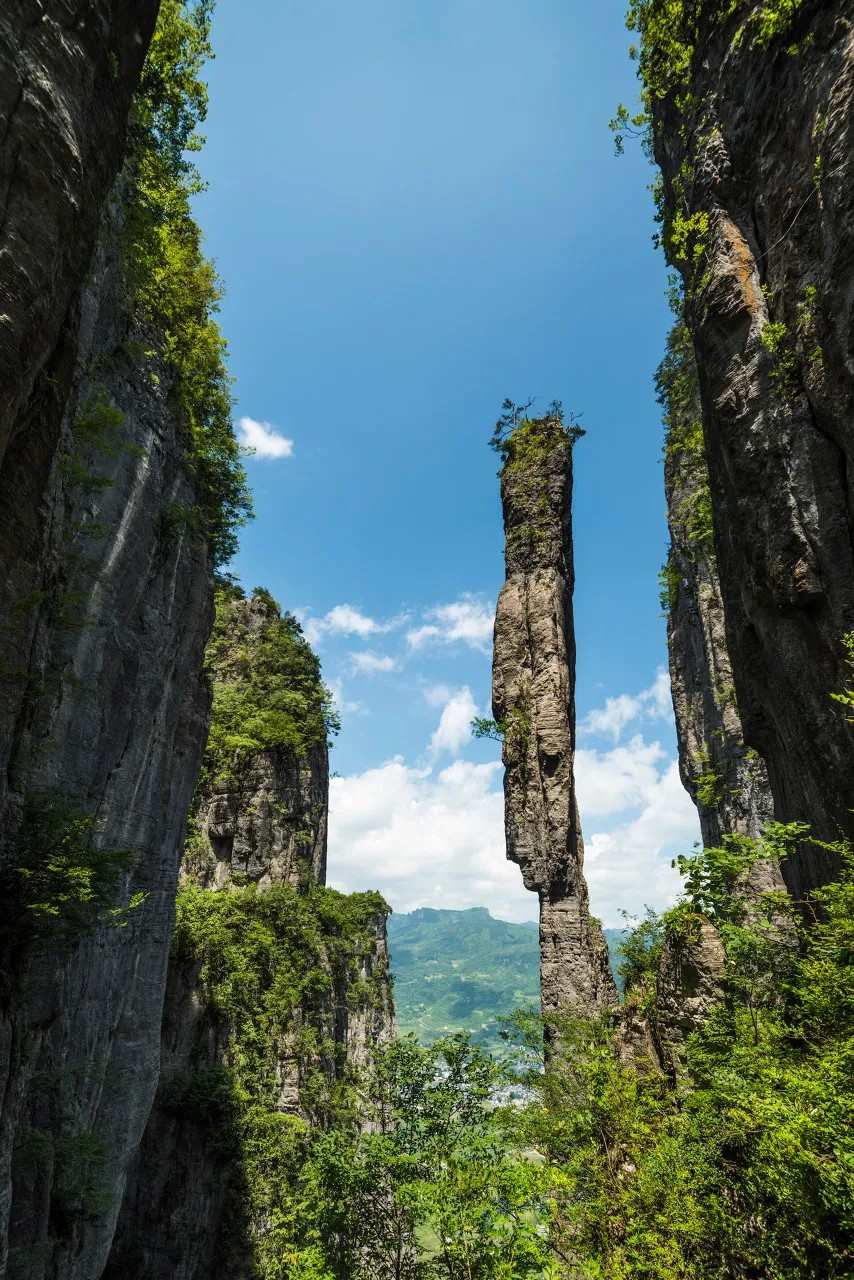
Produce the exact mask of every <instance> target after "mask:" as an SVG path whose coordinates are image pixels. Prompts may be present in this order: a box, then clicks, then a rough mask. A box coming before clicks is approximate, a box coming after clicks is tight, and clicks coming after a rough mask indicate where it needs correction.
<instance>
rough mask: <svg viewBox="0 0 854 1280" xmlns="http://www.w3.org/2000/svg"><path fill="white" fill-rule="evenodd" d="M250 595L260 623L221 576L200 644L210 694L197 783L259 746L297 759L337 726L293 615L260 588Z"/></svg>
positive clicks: (224, 772) (225, 771) (228, 771)
mask: <svg viewBox="0 0 854 1280" xmlns="http://www.w3.org/2000/svg"><path fill="white" fill-rule="evenodd" d="M253 601H256V602H258V604H259V605H261V606H262V608H263V611H264V612H265V615H266V616H264V617H263V622H262V623H261V625H258V620H257V610H253V611H252V612H250V604H249V602H247V601H246V600H245V598H244V596H243V593H242V591H240V589H239V588H237V587H235V586H234V585H233V584H231V583H227V582H225V581H223V582H221V583H220V586H219V589H218V591H217V594H216V619H215V622H214V628H213V633H212V635H211V639H210V642H209V644H208V651H207V669H208V672H209V674H210V677H211V680H212V682H213V695H214V696H213V708H212V711H211V727H210V735H209V737H208V745H207V751H206V753H205V762H204V770H203V775H202V786H203V787H206V786H208V785H209V782H211V781H215V780H216V779H218V778H222V777H226V776H227V777H232V776H233V774H234V770H235V769H237V768H238V767H239V765H240V763H241V762H242V761H244V760H246V759H247V758H248V757H249V756H252V755H255V754H257V753H258V752H259V751H275V750H279V749H286V750H289V751H292V752H294V753H295V754H296V755H297V756H298V757H299V758H300V759H302V758H303V757H305V755H306V754H307V752H308V751H310V750H311V749H312V748H313V747H318V746H321V745H322V744H323V743H325V742H326V740H327V738H328V736H329V735H330V734H334V733H337V732H338V729H339V719H338V715H337V712H336V711H335V708H334V705H333V702H332V697H331V695H330V693H329V691H328V689H327V688H326V686H325V685H324V684H323V681H322V679H321V676H320V663H319V662H318V659H317V657H316V656H315V654H314V653H313V652H312V650H311V648H310V646H309V645H308V644H307V642H306V641H305V639H304V638H303V635H302V630H301V628H300V625H299V623H298V622H297V620H296V618H294V617H293V615H292V614H289V613H286V614H281V613H280V611H279V606H278V605H277V604H276V602H275V600H273V598H272V596H271V595H270V593H269V592H267V591H262V592H258V591H256V593H255V596H254V597H253ZM253 617H254V618H255V621H254V622H253V620H252V619H253Z"/></svg>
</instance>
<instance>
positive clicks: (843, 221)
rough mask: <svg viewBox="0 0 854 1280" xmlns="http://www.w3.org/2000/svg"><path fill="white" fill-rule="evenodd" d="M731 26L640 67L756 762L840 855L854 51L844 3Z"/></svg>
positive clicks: (814, 853)
mask: <svg viewBox="0 0 854 1280" xmlns="http://www.w3.org/2000/svg"><path fill="white" fill-rule="evenodd" d="M734 10H735V11H734V12H733V13H732V15H731V16H729V17H727V18H725V19H724V18H720V17H717V16H716V12H717V11H716V7H715V6H714V5H711V4H710V5H704V6H702V7H700V6H697V7H696V8H694V7H692V8H691V9H690V10H689V9H688V7H687V6H686V8H685V11H684V12H682V11H680V13H679V15H675V16H674V23H673V24H672V29H671V31H670V35H669V37H668V39H669V40H670V43H669V44H668V46H667V48H664V47H662V48H661V49H658V48H656V46H655V45H654V44H650V43H647V45H646V47H645V50H644V52H643V54H642V67H644V68H645V74H646V78H647V91H648V100H649V105H650V107H651V109H652V114H653V129H654V142H655V154H656V159H657V160H658V162H659V163H660V165H661V168H662V171H663V176H664V187H663V196H664V214H665V231H664V240H665V246H666V247H667V249H668V251H669V256H670V258H671V261H672V262H673V263H674V264H675V265H676V266H677V267H678V268H679V270H680V272H681V273H682V276H683V280H684V282H685V287H686V304H685V317H686V322H687V325H688V328H689V330H690V332H691V336H692V339H693V344H694V348H695V350H696V356H697V361H698V367H699V375H700V377H699V382H700V396H701V401H702V414H703V428H704V438H705V454H706V459H707V463H708V472H709V485H710V492H711V500H712V510H713V516H714V544H715V553H716V563H717V570H718V574H719V578H720V600H721V602H722V607H723V617H724V618H725V620H726V632H727V650H728V653H729V657H730V661H731V664H732V674H733V680H732V683H733V685H734V688H735V694H736V697H737V702H738V708H739V714H740V719H741V724H742V726H743V733H744V740H745V742H746V743H747V745H748V746H749V747H751V748H753V749H755V750H756V751H757V752H758V754H759V756H760V757H761V758H762V759H763V760H764V761H765V762H766V764H767V769H768V776H769V779H770V786H771V791H772V794H773V797H774V807H775V812H776V816H777V817H778V819H780V820H781V821H790V820H802V821H806V822H808V823H810V824H811V826H812V828H813V830H814V832H815V833H816V834H817V835H819V836H820V837H822V838H824V839H829V840H832V839H835V838H837V836H838V833H839V831H840V830H842V831H843V832H845V833H846V834H848V835H849V836H851V835H852V834H854V830H853V829H852V817H851V810H852V784H851V779H852V777H854V726H852V725H850V724H849V723H847V722H846V721H845V719H844V718H843V717H842V716H841V715H840V714H839V712H838V709H837V708H836V707H835V705H834V703H833V702H832V700H831V697H830V694H831V693H832V692H833V691H835V690H839V689H842V688H844V687H846V686H847V685H848V684H850V672H849V670H848V668H847V666H846V663H845V657H844V650H843V646H842V637H843V635H845V634H846V633H848V632H850V631H851V630H852V627H854V550H852V547H854V536H852V529H854V519H853V518H852V511H854V507H852V474H854V472H852V461H854V458H852V450H854V435H852V421H854V413H853V412H852V410H854V368H853V367H852V362H851V333H852V329H854V311H852V298H854V251H852V232H853V231H854V194H852V192H853V191H854V187H852V182H851V166H852V163H854V161H852V154H854V147H853V146H852V143H854V29H852V15H851V12H850V7H849V6H848V5H847V4H844V3H839V2H837V3H819V2H818V0H803V2H802V3H799V4H794V5H789V6H779V5H777V6H775V5H762V6H759V5H756V4H749V3H742V4H738V5H736V6H734ZM680 42H684V44H682V43H680ZM683 49H684V51H686V53H687V56H686V57H685V58H684V59H683V58H682V57H681V54H682V51H683ZM677 55H679V56H677ZM679 696H680V694H679V692H678V690H677V698H678V697H679ZM831 869H832V860H831V859H830V858H829V855H827V854H825V853H822V852H821V851H819V850H816V849H814V848H807V849H803V850H802V851H801V852H800V853H799V854H798V855H797V856H794V857H792V858H791V859H789V860H787V862H786V864H785V867H784V874H785V876H786V879H787V881H788V883H789V885H790V887H791V889H792V890H793V891H794V892H796V893H800V892H801V891H802V890H804V889H808V888H809V887H810V886H811V885H814V884H816V883H817V882H819V881H821V880H822V879H823V878H825V877H826V876H827V875H828V874H829V873H830V871H831Z"/></svg>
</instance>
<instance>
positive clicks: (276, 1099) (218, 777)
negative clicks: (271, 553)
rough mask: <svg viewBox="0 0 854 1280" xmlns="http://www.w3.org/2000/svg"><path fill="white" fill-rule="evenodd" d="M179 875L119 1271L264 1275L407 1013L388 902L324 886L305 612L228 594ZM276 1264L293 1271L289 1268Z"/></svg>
mask: <svg viewBox="0 0 854 1280" xmlns="http://www.w3.org/2000/svg"><path fill="white" fill-rule="evenodd" d="M208 670H209V673H210V676H211V679H212V682H213V688H214V706H213V713H212V723H211V735H210V739H209V743H208V749H207V753H206V756H205V763H204V768H203V773H202V781H201V783H200V786H199V791H198V794H197V796H196V801H195V803H194V817H193V819H192V822H191V831H190V836H189V838H188V841H187V848H186V853H185V858H184V863H183V867H182V888H181V891H180V892H179V895H178V924H177V930H176V936H175V944H174V946H173V954H172V960H171V963H170V970H169V983H168V988H167V996H166V1003H165V1008H164V1020H163V1035H162V1049H161V1082H160V1088H159V1091H158V1095H157V1100H156V1103H155V1106H154V1109H153V1111H152V1115H151V1119H150V1121H149V1124H148V1127H147V1130H146V1134H145V1139H144V1141H143V1144H142V1147H141V1149H140V1153H139V1157H138V1159H137V1161H136V1165H135V1167H134V1170H133V1172H132V1176H131V1178H130V1181H129V1185H128V1192H127V1195H126V1198H125V1204H124V1207H123V1211H122V1215H121V1219H120V1223H119V1229H118V1232H117V1236H116V1241H115V1244H114V1248H113V1253H112V1255H111V1259H110V1263H109V1265H108V1267H107V1270H106V1272H105V1275H106V1276H107V1277H116V1280H118V1278H119V1277H125V1276H127V1275H144V1276H146V1277H147V1280H159V1278H161V1277H162V1280H167V1278H168V1280H173V1277H177V1278H180V1280H215V1278H217V1277H221V1276H232V1275H234V1276H236V1275H241V1276H247V1277H248V1276H252V1277H259V1278H261V1277H267V1276H268V1275H272V1274H279V1272H278V1271H276V1270H275V1268H276V1267H277V1266H278V1265H279V1262H280V1260H281V1250H282V1248H283V1247H284V1246H285V1244H286V1243H290V1244H291V1245H293V1243H294V1242H293V1240H290V1241H288V1238H287V1224H288V1222H289V1219H290V1208H289V1205H290V1200H289V1197H291V1196H292V1195H293V1194H295V1190H294V1189H295V1185H296V1182H297V1179H298V1175H299V1169H300V1164H301V1161H302V1159H303V1156H304V1153H305V1150H306V1143H307V1142H308V1140H309V1137H310V1131H311V1128H313V1127H317V1126H325V1125H327V1124H328V1123H329V1122H330V1119H331V1118H332V1116H333V1115H336V1114H341V1109H342V1108H344V1110H345V1111H346V1110H347V1109H348V1108H349V1109H352V1107H353V1106H354V1105H355V1104H356V1089H357V1085H358V1075H359V1069H360V1068H361V1067H363V1066H364V1065H365V1064H366V1061H367V1058H368V1056H369V1053H370V1050H371V1048H372V1047H373V1046H374V1045H376V1044H378V1043H382V1042H384V1041H385V1040H387V1039H388V1038H389V1036H390V1035H391V1034H392V1032H393V1028H394V1009H393V1006H392V1001H391V987H390V982H389V980H388V951H387V946H386V931H385V921H386V915H387V911H388V908H387V907H386V906H385V904H384V903H383V901H382V899H381V898H380V897H379V895H378V894H355V895H352V896H350V897H346V896H345V895H343V894H338V893H334V892H333V891H332V890H330V889H326V888H324V887H323V885H324V880H325V869H326V817H327V804H328V754H327V741H326V739H327V733H328V731H329V729H330V728H334V715H333V713H332V711H331V708H330V706H329V702H328V697H327V694H326V691H325V689H324V687H323V684H322V682H321V680H320V669H319V665H318V662H317V659H316V658H315V656H314V654H313V653H312V652H311V650H310V648H309V647H308V645H307V644H306V643H305V641H304V640H303V639H302V636H301V634H300V630H299V627H298V625H297V623H296V622H295V620H294V619H293V618H292V617H290V616H289V615H285V616H284V617H282V616H281V615H280V613H279V609H278V606H277V605H276V603H275V601H273V600H272V598H271V597H270V596H269V595H268V594H267V593H266V592H258V593H256V594H255V595H254V596H253V597H252V598H251V599H248V600H244V599H242V598H241V593H240V592H238V591H235V590H234V589H233V588H231V587H225V588H223V590H222V591H221V592H220V595H219V599H218V609H217V621H216V625H215V628H214V633H213V637H212V640H211V643H210V646H209V649H208ZM277 1259H278V1262H277Z"/></svg>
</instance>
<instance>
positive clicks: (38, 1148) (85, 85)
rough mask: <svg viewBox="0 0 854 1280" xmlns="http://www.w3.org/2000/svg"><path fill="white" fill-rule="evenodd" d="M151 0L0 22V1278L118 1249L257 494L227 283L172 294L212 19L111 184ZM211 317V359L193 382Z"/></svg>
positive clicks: (146, 110)
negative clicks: (2, 211)
mask: <svg viewBox="0 0 854 1280" xmlns="http://www.w3.org/2000/svg"><path fill="white" fill-rule="evenodd" d="M155 7H156V6H154V5H151V6H145V5H142V4H138V3H134V4H131V5H130V6H127V5H123V6H121V12H120V13H119V7H118V6H109V5H107V4H88V5H85V6H80V5H67V4H64V5H60V6H51V5H44V4H40V5H38V6H36V5H23V6H21V5H17V6H16V5H14V4H13V5H12V8H11V10H9V9H8V7H7V8H4V13H3V16H2V18H0V32H2V47H3V56H4V57H5V58H6V59H7V65H8V66H9V67H10V68H11V70H10V76H12V75H19V79H20V86H19V90H18V91H17V93H16V97H15V101H14V102H11V101H10V111H9V116H8V119H7V129H6V133H5V135H4V141H3V144H2V145H3V147H4V151H3V156H4V159H3V161H2V164H3V165H5V169H4V170H3V172H4V175H5V178H6V181H7V191H6V194H7V203H8V210H7V214H8V216H7V220H6V222H5V223H4V231H3V235H4V236H5V237H6V239H5V240H4V244H3V248H2V250H0V262H2V266H1V267H0V270H2V271H4V272H6V273H7V279H8V281H9V295H8V297H9V313H8V315H7V316H6V317H4V325H5V328H4V330H3V335H4V336H3V343H4V344H5V345H4V346H3V350H2V359H3V361H4V382H3V391H4V401H3V408H2V411H3V412H4V413H7V418H8V422H9V423H10V424H11V425H10V426H9V429H8V437H7V441H6V443H7V445H8V447H7V448H6V452H5V455H4V457H3V461H2V472H0V485H2V486H3V502H2V510H3V517H2V520H3V524H2V527H0V558H3V569H4V572H3V577H2V580H0V591H2V594H3V617H2V625H3V638H4V659H5V662H4V665H3V668H2V672H0V685H2V707H0V741H1V742H2V750H3V753H4V757H3V768H2V770H0V777H2V785H3V788H4V793H3V797H2V800H3V815H2V816H3V821H2V831H3V836H4V850H3V864H2V868H0V876H2V887H3V893H4V901H5V904H6V907H5V918H4V927H3V933H2V938H0V950H2V979H3V990H2V1008H0V1274H5V1275H8V1276H10V1277H15V1278H16V1280H17V1278H18V1277H21V1278H22V1280H24V1278H26V1280H37V1278H41V1277H45V1278H47V1277H51V1278H54V1277H55V1278H56V1280H60V1277H61V1278H62V1280H66V1278H71V1277H79V1278H80V1280H83V1278H84V1277H85V1278H86V1280H89V1278H90V1277H91V1278H93V1280H94V1277H97V1276H98V1275H100V1274H101V1271H102V1269H103V1267H104V1264H105V1262H106V1258H107V1254H108V1251H109V1247H110V1242H111V1238H112V1233H113V1229H114V1226H115V1221H116V1217H117V1214H118V1210H119V1205H120V1201H121V1195H122V1190H123V1186H124V1179H125V1174H126V1170H127V1167H128V1164H129V1161H130V1160H131V1158H132V1156H133V1154H134V1152H135V1150H136V1147H137V1145H138V1143H139V1141H140V1139H141V1136H142V1133H143V1129H144V1126H145V1122H146V1119H147V1116H148V1112H149V1109H150V1106H151V1102H152V1100H153V1097H154V1092H155V1088H156V1084H157V1073H158V1062H159V1034H160V1022H161V1011H162V1002H163V993H164V989H165V983H166V970H167V957H168V949H169V939H170V936H171V932H172V926H173V920H174V895H175V886H176V880H177V872H178V865H179V861H180V856H181V850H182V847H183V839H184V832H185V826H186V818H187V812H188V809H189V804H190V800H191V798H192V794H193V787H194V785H195V780H196V777H197V775H198V770H199V765H200V763H201V758H202V752H203V747H204V740H205V734H206V730H207V718H208V708H209V699H210V693H209V690H208V687H207V683H206V681H205V680H204V678H203V675H202V660H203V655H204V646H205V642H206V639H207V635H208V632H209V629H210V623H211V619H212V576H211V569H212V562H213V559H214V556H215V555H217V554H223V553H225V552H227V545H226V544H227V542H228V537H229V534H228V532H227V530H228V529H229V527H230V528H233V523H234V518H236V517H237V515H238V513H239V512H240V511H241V510H243V509H244V508H245V499H244V498H243V496H242V495H241V482H242V481H241V476H242V473H241V472H240V469H239V464H238V463H237V449H236V445H235V443H234V441H233V438H232V436H231V428H230V423H228V422H227V420H224V419H223V417H222V414H221V413H220V414H219V416H217V415H216V413H214V412H213V407H214V405H215V403H217V404H218V405H219V408H220V409H221V408H222V407H223V402H222V399H221V397H220V399H219V401H215V395H216V394H218V393H219V390H220V388H221V387H222V386H223V385H224V384H225V374H224V367H223V365H222V344H221V340H220V339H219V337H218V331H217V330H216V326H215V325H214V324H213V322H212V321H211V319H210V309H211V306H212V303H213V301H214V299H213V297H212V293H211V288H210V287H208V288H207V290H205V289H200V290H198V291H197V292H196V294H195V304H194V305H195V308H196V309H195V312H194V314H193V316H192V317H191V318H190V320H189V321H188V318H187V316H186V313H184V314H183V315H182V314H181V313H180V311H178V310H176V309H174V308H171V309H170V306H169V303H170V300H171V299H174V298H175V297H179V296H184V295H185V294H186V291H187V286H188V284H189V283H190V278H191V277H193V276H195V279H196V280H202V281H206V282H207V283H208V285H210V282H211V281H212V274H211V273H210V269H209V267H207V265H206V264H205V263H204V260H203V258H202V257H201V253H200V250H199V237H198V231H197V229H196V228H195V224H194V223H193V222H192V219H191V218H190V215H189V203H188V201H189V187H190V185H191V183H190V170H189V166H187V165H186V164H185V162H184V161H183V160H175V153H174V152H171V151H169V148H168V147H167V149H166V150H167V151H168V152H169V154H168V156H167V154H166V152H164V150H163V146H164V142H165V141H166V135H165V134H164V131H163V127H162V126H163V120H164V119H165V117H166V116H167V115H168V114H169V111H170V110H171V108H172V107H173V106H177V107H178V108H179V109H178V110H177V112H176V113H173V116H172V118H173V119H177V120H178V122H179V123H178V125H177V128H178V131H179V132H178V135H177V137H178V138H179V139H180V137H181V136H185V135H183V134H182V133H181V130H182V129H187V128H191V127H192V125H193V122H195V121H197V120H198V118H199V109H200V107H201V104H202V100H201V99H199V98H198V97H197V98H196V99H195V101H194V105H193V106H192V107H190V108H187V107H186V106H185V105H182V104H184V97H183V95H184V93H185V90H186V88H187V79H188V78H189V79H191V78H192V75H193V72H194V70H195V69H197V68H198V65H199V61H200V59H201V57H202V56H203V52H204V46H205V31H206V19H205V18H204V16H203V15H197V17H195V18H193V17H192V16H190V17H188V16H187V15H188V13H189V11H188V10H185V9H184V8H183V6H182V5H179V4H177V3H175V2H172V0H170V2H169V3H166V4H164V6H163V13H162V15H161V25H160V27H159V28H158V32H157V34H156V35H155V37H154V43H153V45H152V55H151V56H150V57H149V59H148V62H147V63H146V66H145V69H144V71H143V75H142V80H141V84H140V88H139V90H138V92H137V94H136V97H135V98H134V101H133V108H132V129H131V134H130V145H129V149H128V151H127V152H126V155H125V162H124V167H123V170H122V173H121V174H120V176H119V177H118V178H117V179H116V180H115V182H114V183H113V187H112V191H111V192H109V198H107V197H108V188H109V184H110V182H112V181H113V179H114V178H115V171H116V168H117V167H118V165H119V162H120V160H121V158H122V151H123V143H124V115H126V113H127V108H128V103H129V101H130V98H131V93H132V91H133V89H134V86H135V82H136V79H137V78H138V76H139V68H140V64H141V62H142V58H143V56H144V54H145V48H146V44H147V41H148V36H149V35H150V27H151V24H152V23H153V20H154V16H155V14H154V9H155ZM52 10H55V12H53V11H52ZM164 34H165V35H166V36H167V39H166V41H165V45H166V48H167V50H168V49H171V53H172V56H174V57H175V58H177V59H178V60H179V61H180V62H181V66H182V69H183V74H184V80H183V81H181V80H180V79H179V78H178V76H177V75H176V74H173V72H174V70H175V68H174V67H170V65H169V54H168V52H167V51H165V50H164V38H163V37H164ZM173 37H174V39H173ZM11 85H12V80H11V79H10V80H7V79H5V78H4V88H3V91H2V92H3V93H4V94H5V93H6V89H7V86H11ZM164 95H166V97H169V95H172V98H171V105H170V106H169V107H167V105H166V103H165V102H164ZM15 103H17V105H15ZM55 132H56V133H58V136H57V137H54V136H53V135H54V133H55ZM170 141H173V142H174V141H175V137H172V138H171V139H170ZM167 208H168V209H169V210H171V213H167ZM96 233H97V236H98V243H97V247H95V251H94V253H93V252H92V250H93V245H94V242H95V238H96ZM176 245H180V246H181V247H182V249H183V251H184V254H183V258H182V259H181V260H180V261H179V260H178V258H177V256H176V254H175V252H174V250H175V247H176ZM169 250H172V253H171V256H170V255H169V253H168V251H169ZM155 263H156V264H157V271H158V279H157V289H156V291H155V290H154V289H153V288H152V272H153V270H154V264H155ZM178 276H181V278H180V279H178V278H177V277H178ZM155 292H156V294H157V297H158V299H159V302H156V303H155V301H154V298H153V295H154V293H155ZM4 306H5V299H4ZM19 321H20V323H19ZM191 333H195V335H196V336H197V337H198V336H200V335H202V334H204V335H206V337H207V339H208V340H209V342H208V350H209V351H210V353H211V357H212V358H211V360H210V361H209V362H208V366H207V367H204V366H202V365H201V363H200V362H199V361H198V360H195V362H194V363H195V366H196V369H197V374H196V377H197V380H198V381H197V384H196V385H192V386H191V384H190V382H189V380H188V377H187V366H186V363H183V364H182V361H184V362H185V361H186V356H187V349H188V340H189V338H190V336H191ZM189 345H191V344H189ZM7 374H8V380H6V379H7ZM211 388H213V389H214V396H212V394H211ZM7 392H8V399H6V398H5V397H6V396H7ZM225 403H226V405H227V404H228V401H227V399H226V402H225ZM4 421H6V419H4ZM214 454H215V455H216V456H217V458H218V461H219V463H220V464H221V467H220V474H219V477H214V476H213V475H212V468H211V466H210V458H211V456H212V455H214ZM228 503H230V504H231V506H230V516H227V517H225V518H223V510H224V507H225V505H227V504H228ZM229 519H231V524H230V525H229ZM4 557H5V558H4Z"/></svg>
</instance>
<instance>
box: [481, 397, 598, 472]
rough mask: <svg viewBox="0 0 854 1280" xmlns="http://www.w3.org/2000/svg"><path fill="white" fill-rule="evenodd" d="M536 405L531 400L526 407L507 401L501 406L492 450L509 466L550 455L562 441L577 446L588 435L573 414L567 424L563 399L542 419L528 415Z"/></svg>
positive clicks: (555, 401)
mask: <svg viewBox="0 0 854 1280" xmlns="http://www.w3.org/2000/svg"><path fill="white" fill-rule="evenodd" d="M533 403H534V402H533V400H528V401H527V403H526V404H516V403H515V402H514V401H513V400H510V399H506V400H505V401H504V403H503V404H502V406H501V415H500V417H499V418H498V421H497V422H496V424H495V429H494V431H493V433H492V437H491V439H490V441H489V447H490V449H494V450H495V452H496V453H497V454H498V455H499V456H500V458H501V460H502V462H503V463H505V464H506V463H508V462H512V463H515V464H516V465H524V464H525V463H526V462H531V461H533V460H535V459H536V458H537V457H539V456H540V455H541V454H542V453H544V452H549V451H550V450H551V449H552V448H553V447H554V445H555V444H557V443H559V442H561V441H567V442H568V443H569V444H575V443H576V442H577V441H578V440H580V439H581V437H582V436H583V435H585V434H586V432H585V431H584V430H583V429H582V427H580V426H579V425H578V422H577V421H576V419H575V418H574V417H573V415H572V414H570V415H569V421H568V422H564V411H563V405H562V404H561V403H560V401H559V400H553V401H552V402H551V404H550V405H549V407H548V409H547V410H546V413H545V414H544V416H543V417H541V418H533V417H531V416H530V414H529V413H528V410H529V409H530V408H531V407H532V405H533Z"/></svg>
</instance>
